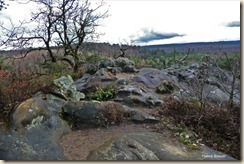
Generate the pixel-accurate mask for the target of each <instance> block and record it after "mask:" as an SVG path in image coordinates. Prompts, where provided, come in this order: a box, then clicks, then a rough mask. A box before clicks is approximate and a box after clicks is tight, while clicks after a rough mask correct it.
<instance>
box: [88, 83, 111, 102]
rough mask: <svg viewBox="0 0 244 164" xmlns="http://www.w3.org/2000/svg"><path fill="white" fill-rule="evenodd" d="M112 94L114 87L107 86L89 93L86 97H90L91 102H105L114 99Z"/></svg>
mask: <svg viewBox="0 0 244 164" xmlns="http://www.w3.org/2000/svg"><path fill="white" fill-rule="evenodd" d="M114 94H115V90H114V87H112V86H108V87H105V88H98V90H97V91H96V92H95V93H91V94H90V95H89V96H88V97H90V98H91V99H92V100H97V101H106V100H109V99H112V98H113V97H114Z"/></svg>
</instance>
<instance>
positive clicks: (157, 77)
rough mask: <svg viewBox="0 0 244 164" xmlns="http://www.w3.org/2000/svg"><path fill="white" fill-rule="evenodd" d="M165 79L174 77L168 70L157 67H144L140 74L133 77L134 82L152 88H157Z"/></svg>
mask: <svg viewBox="0 0 244 164" xmlns="http://www.w3.org/2000/svg"><path fill="white" fill-rule="evenodd" d="M163 80H172V78H171V76H170V75H168V74H167V73H166V72H163V71H160V70H158V69H155V68H142V69H140V71H139V73H138V75H136V76H134V77H133V78H132V79H131V81H132V82H135V83H140V84H143V85H145V86H146V87H147V88H150V89H155V88H156V87H157V86H158V85H160V84H161V82H162V81H163Z"/></svg>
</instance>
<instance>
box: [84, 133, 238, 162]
mask: <svg viewBox="0 0 244 164" xmlns="http://www.w3.org/2000/svg"><path fill="white" fill-rule="evenodd" d="M87 160H154V161H155V160H163V161H169V160H170V161H175V160H235V159H234V158H232V157H230V156H228V155H226V154H223V153H221V152H218V151H214V150H211V149H209V148H207V147H205V146H203V147H201V150H194V151H190V150H188V151H186V150H185V149H184V148H183V147H182V146H180V145H179V144H178V145H177V144H176V143H172V141H168V140H167V138H165V137H164V135H163V134H160V133H155V132H141V133H140V132H138V133H128V134H122V135H119V136H116V137H114V138H112V139H111V140H110V141H109V142H107V143H106V144H104V145H102V146H100V148H98V149H96V150H93V151H91V152H90V154H89V156H88V157H87Z"/></svg>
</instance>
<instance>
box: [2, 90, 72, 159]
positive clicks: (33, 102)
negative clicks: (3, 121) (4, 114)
mask: <svg viewBox="0 0 244 164" xmlns="http://www.w3.org/2000/svg"><path fill="white" fill-rule="evenodd" d="M66 103H67V102H66V101H65V100H64V99H61V98H58V97H56V96H53V95H49V94H48V95H44V94H42V93H37V94H36V95H35V96H33V98H31V99H29V100H27V101H25V102H23V103H22V104H21V105H19V107H18V108H17V109H16V110H15V112H14V113H13V119H12V122H13V125H11V126H10V129H9V131H8V132H6V133H5V134H0V138H1V139H3V140H4V143H3V145H1V148H3V152H5V154H4V155H3V158H2V159H4V160H64V159H65V157H64V155H63V150H62V147H61V146H60V145H59V140H60V138H61V137H62V136H63V135H65V134H67V133H69V132H70V131H71V130H70V128H69V126H68V124H67V123H66V122H65V121H64V120H62V119H61V118H60V117H59V113H60V111H61V107H62V106H63V105H64V104H66ZM0 154H1V151H0Z"/></svg>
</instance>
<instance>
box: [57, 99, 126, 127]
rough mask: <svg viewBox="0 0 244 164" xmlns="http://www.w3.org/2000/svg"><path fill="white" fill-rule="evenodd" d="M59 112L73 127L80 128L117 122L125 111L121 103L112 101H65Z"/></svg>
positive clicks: (123, 115) (121, 118)
mask: <svg viewBox="0 0 244 164" xmlns="http://www.w3.org/2000/svg"><path fill="white" fill-rule="evenodd" d="M61 114H62V117H63V119H65V120H67V121H68V122H69V123H70V124H72V125H73V126H74V127H77V128H82V127H87V126H88V127H89V126H104V125H108V124H118V123H120V122H122V121H123V118H124V117H125V115H126V114H127V113H126V110H125V109H124V108H123V106H122V105H120V104H118V103H114V102H112V101H107V102H98V101H82V102H72V103H67V104H66V105H65V106H63V108H62V113H61Z"/></svg>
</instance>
